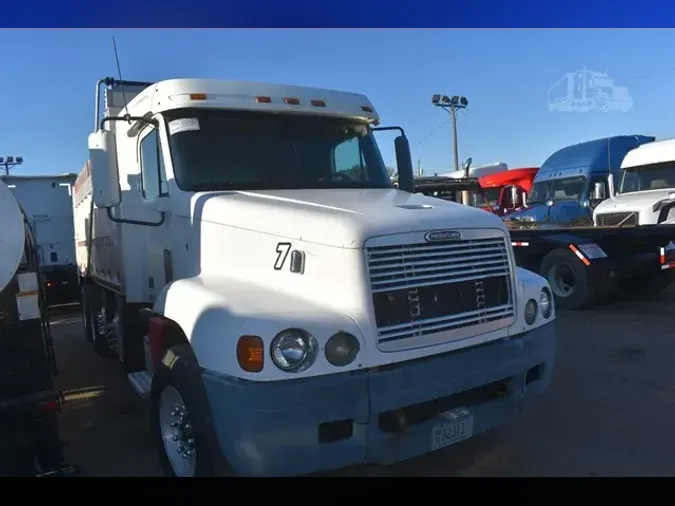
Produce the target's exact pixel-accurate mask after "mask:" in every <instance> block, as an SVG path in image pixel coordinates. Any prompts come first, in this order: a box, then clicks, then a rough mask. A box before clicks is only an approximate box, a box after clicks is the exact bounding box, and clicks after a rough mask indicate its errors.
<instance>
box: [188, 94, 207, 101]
mask: <svg viewBox="0 0 675 506" xmlns="http://www.w3.org/2000/svg"><path fill="white" fill-rule="evenodd" d="M190 100H206V93H190Z"/></svg>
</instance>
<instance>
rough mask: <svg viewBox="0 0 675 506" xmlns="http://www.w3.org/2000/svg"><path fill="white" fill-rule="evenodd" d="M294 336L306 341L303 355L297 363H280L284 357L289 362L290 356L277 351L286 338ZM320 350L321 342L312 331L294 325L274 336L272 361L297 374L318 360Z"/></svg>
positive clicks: (271, 349)
mask: <svg viewBox="0 0 675 506" xmlns="http://www.w3.org/2000/svg"><path fill="white" fill-rule="evenodd" d="M293 337H295V338H296V339H297V338H299V339H300V340H301V341H302V342H304V352H303V356H302V359H301V360H300V361H299V362H298V363H297V364H295V365H293V364H289V365H288V366H285V365H284V364H283V363H280V362H281V359H282V358H283V359H285V360H286V361H287V362H288V358H287V357H284V356H283V354H280V356H279V355H278V354H277V351H278V350H279V345H280V344H281V342H282V341H283V340H284V339H286V338H291V339H292V338H293ZM318 352H319V343H318V342H317V340H316V338H315V337H314V336H313V335H312V334H311V332H309V331H307V330H304V329H301V328H296V327H294V328H288V329H285V330H282V331H281V332H279V333H278V334H277V335H276V336H274V338H273V339H272V341H271V342H270V358H271V359H272V363H273V364H274V365H275V366H276V367H277V368H278V369H279V370H281V371H283V372H287V373H295V374H297V373H301V372H303V371H306V370H307V369H309V368H310V367H311V366H312V365H313V364H314V362H316V358H317V356H318V354H319V353H318Z"/></svg>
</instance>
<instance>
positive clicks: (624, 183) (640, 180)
mask: <svg viewBox="0 0 675 506" xmlns="http://www.w3.org/2000/svg"><path fill="white" fill-rule="evenodd" d="M615 187H616V189H615ZM593 221H594V223H595V225H599V226H609V225H614V226H615V225H621V226H626V225H660V224H674V223H675V139H665V140H661V141H655V142H649V143H647V144H643V145H641V146H638V147H637V148H634V149H632V150H630V151H629V152H628V153H627V154H626V156H625V158H624V159H623V162H622V163H621V172H620V176H619V178H618V181H615V180H614V176H613V175H611V177H610V184H609V198H607V199H606V200H603V201H602V202H600V204H598V206H597V207H596V208H595V210H594V211H593Z"/></svg>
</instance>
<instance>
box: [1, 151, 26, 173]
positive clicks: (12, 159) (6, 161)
mask: <svg viewBox="0 0 675 506" xmlns="http://www.w3.org/2000/svg"><path fill="white" fill-rule="evenodd" d="M22 163H23V157H22V156H4V157H3V156H0V165H2V166H3V167H4V168H5V176H9V169H12V168H14V167H16V166H17V165H21V164H22Z"/></svg>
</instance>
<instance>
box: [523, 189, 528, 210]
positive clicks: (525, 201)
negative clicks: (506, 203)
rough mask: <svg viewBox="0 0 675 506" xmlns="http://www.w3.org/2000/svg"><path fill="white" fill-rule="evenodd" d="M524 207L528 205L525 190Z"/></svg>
mask: <svg viewBox="0 0 675 506" xmlns="http://www.w3.org/2000/svg"><path fill="white" fill-rule="evenodd" d="M523 207H527V193H525V192H523Z"/></svg>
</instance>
